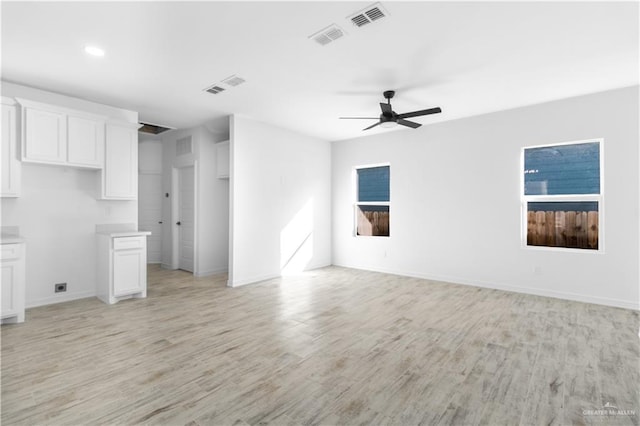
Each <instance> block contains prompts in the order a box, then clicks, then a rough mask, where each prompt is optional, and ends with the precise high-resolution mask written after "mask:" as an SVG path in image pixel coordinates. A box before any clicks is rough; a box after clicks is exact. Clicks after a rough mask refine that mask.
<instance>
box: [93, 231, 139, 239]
mask: <svg viewBox="0 0 640 426" xmlns="http://www.w3.org/2000/svg"><path fill="white" fill-rule="evenodd" d="M96 234H99V235H106V236H108V237H112V238H117V237H144V236H147V235H151V232H149V231H102V232H96Z"/></svg>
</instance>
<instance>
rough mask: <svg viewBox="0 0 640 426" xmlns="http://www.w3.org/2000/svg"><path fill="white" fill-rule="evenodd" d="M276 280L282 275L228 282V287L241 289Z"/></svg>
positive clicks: (260, 276) (261, 276) (259, 276)
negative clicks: (241, 287)
mask: <svg viewBox="0 0 640 426" xmlns="http://www.w3.org/2000/svg"><path fill="white" fill-rule="evenodd" d="M274 278H280V274H268V275H258V276H255V277H251V278H245V279H243V280H233V282H228V283H227V285H228V286H229V287H240V286H243V285H248V284H257V283H259V282H262V281H267V280H271V279H274Z"/></svg>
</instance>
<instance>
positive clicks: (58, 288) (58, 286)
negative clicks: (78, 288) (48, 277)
mask: <svg viewBox="0 0 640 426" xmlns="http://www.w3.org/2000/svg"><path fill="white" fill-rule="evenodd" d="M53 287H54V290H55V292H56V293H62V292H65V291H67V283H58V284H54V285H53Z"/></svg>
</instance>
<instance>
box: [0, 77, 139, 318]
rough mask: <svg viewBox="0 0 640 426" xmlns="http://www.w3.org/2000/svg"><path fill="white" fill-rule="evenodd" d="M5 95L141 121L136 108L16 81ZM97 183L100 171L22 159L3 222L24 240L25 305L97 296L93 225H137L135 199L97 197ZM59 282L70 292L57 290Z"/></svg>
mask: <svg viewBox="0 0 640 426" xmlns="http://www.w3.org/2000/svg"><path fill="white" fill-rule="evenodd" d="M2 95H3V96H7V97H22V98H24V99H30V100H35V101H39V102H46V103H50V104H55V105H60V106H64V107H69V108H74V109H79V110H83V111H88V112H93V113H96V114H103V115H107V116H109V117H110V118H113V119H117V120H125V121H128V122H134V123H135V122H137V120H138V114H137V113H136V112H133V111H127V110H122V109H118V108H113V107H109V106H106V105H100V104H95V103H92V102H87V101H84V100H81V99H75V98H70V97H67V96H62V95H58V94H55V93H50V92H45V91H42V90H37V89H32V88H29V87H25V86H19V85H16V84H10V83H5V82H3V83H2ZM99 182H100V172H99V171H95V170H93V171H90V170H82V169H76V168H71V167H63V166H50V165H40V164H30V163H23V164H22V194H21V196H20V197H19V198H15V199H10V198H2V225H3V226H19V227H20V233H21V234H22V236H23V237H24V238H25V239H26V305H27V307H32V306H39V305H46V304H50V303H57V302H62V301H66V300H72V299H78V298H82V297H90V296H95V295H96V277H95V271H96V256H97V254H96V236H95V226H96V225H97V224H111V223H134V224H137V221H138V206H137V202H136V201H104V200H97V199H96V198H97V196H98V188H99ZM61 282H66V283H67V291H66V292H65V293H57V294H56V293H54V284H55V283H61Z"/></svg>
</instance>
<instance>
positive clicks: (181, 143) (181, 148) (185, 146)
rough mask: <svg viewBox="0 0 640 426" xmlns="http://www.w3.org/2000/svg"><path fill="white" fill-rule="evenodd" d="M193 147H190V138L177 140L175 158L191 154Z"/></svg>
mask: <svg viewBox="0 0 640 426" xmlns="http://www.w3.org/2000/svg"><path fill="white" fill-rule="evenodd" d="M192 152H193V147H192V146H191V136H187V137H184V138H182V139H178V140H177V141H176V156H180V155H186V154H191V153H192Z"/></svg>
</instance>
